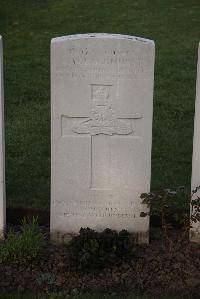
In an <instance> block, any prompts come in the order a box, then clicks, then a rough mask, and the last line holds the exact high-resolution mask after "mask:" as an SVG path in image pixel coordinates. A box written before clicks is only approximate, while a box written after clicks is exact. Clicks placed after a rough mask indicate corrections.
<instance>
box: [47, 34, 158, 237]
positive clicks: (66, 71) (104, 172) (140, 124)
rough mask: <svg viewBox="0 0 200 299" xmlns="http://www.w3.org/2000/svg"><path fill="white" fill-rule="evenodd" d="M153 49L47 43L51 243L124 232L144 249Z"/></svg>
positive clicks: (138, 43)
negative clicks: (87, 231)
mask: <svg viewBox="0 0 200 299" xmlns="http://www.w3.org/2000/svg"><path fill="white" fill-rule="evenodd" d="M153 82H154V42H153V41H151V40H147V39H142V38H137V37H133V36H124V35H117V34H114V35H112V34H83V35H74V36H73V35H72V36H65V37H60V38H55V39H53V40H52V44H51V96H52V120H51V121H52V127H51V129H52V144H51V145H52V160H51V165H52V171H51V233H52V238H54V239H56V238H58V236H59V238H60V236H61V235H63V236H65V235H66V233H68V234H76V233H78V232H79V230H80V228H81V227H90V228H93V229H95V230H97V231H100V230H103V229H105V228H107V227H109V228H111V229H115V230H118V231H119V230H122V229H127V230H129V231H130V232H132V233H133V234H135V235H136V236H137V238H138V241H139V242H148V230H149V219H148V217H146V218H141V217H140V213H141V212H142V211H147V208H146V207H145V206H144V205H141V199H140V194H141V193H143V192H149V190H150V175H151V142H152V112H153Z"/></svg>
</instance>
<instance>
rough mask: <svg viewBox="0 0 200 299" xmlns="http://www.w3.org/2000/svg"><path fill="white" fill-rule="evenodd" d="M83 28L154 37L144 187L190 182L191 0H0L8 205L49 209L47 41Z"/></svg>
mask: <svg viewBox="0 0 200 299" xmlns="http://www.w3.org/2000/svg"><path fill="white" fill-rule="evenodd" d="M86 32H108V33H122V34H123V33H124V34H130V35H136V36H141V37H146V38H150V39H153V40H154V41H155V43H156V68H155V93H154V123H153V152H152V189H158V188H160V187H176V186H179V185H186V186H188V187H189V186H190V175H191V158H192V137H193V116H194V100H195V82H196V63H197V47H198V42H199V41H200V2H199V0H190V1H188V0H181V1H180V0H151V1H149V0H138V1H136V0H123V1H122V0H110V1H107V0H85V1H83V0H44V1H41V0H29V1H25V0H21V1H14V0H0V34H2V35H3V38H4V58H5V112H6V178H7V179H6V180H7V197H8V203H9V205H10V206H20V205H23V206H27V207H28V206H33V207H41V208H47V207H49V197H50V78H49V71H50V63H49V58H50V40H51V38H53V37H56V36H62V35H68V34H75V33H86Z"/></svg>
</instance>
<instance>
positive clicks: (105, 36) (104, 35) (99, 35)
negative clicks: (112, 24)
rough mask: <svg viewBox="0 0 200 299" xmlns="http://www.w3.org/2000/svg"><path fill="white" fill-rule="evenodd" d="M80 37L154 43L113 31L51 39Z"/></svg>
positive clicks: (59, 39)
mask: <svg viewBox="0 0 200 299" xmlns="http://www.w3.org/2000/svg"><path fill="white" fill-rule="evenodd" d="M80 39H118V40H122V39H123V40H129V41H134V42H140V43H141V42H142V43H151V44H153V45H154V41H153V40H150V39H146V38H141V37H137V36H131V35H124V34H111V33H86V34H74V35H66V36H61V37H56V38H53V39H52V40H51V42H52V43H57V42H62V41H63V42H64V41H68V40H80Z"/></svg>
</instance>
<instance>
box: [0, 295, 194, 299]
mask: <svg viewBox="0 0 200 299" xmlns="http://www.w3.org/2000/svg"><path fill="white" fill-rule="evenodd" d="M112 298H115V299H123V298H124V297H121V296H115V297H113V296H109V295H84V296H72V297H71V296H70V297H69V296H67V297H66V296H57V295H50V296H45V295H38V296H34V295H22V294H20V295H9V294H3V295H0V299H112ZM126 298H127V299H182V297H179V298H178V297H166V296H165V297H159V298H158V297H156V298H155V297H149V296H126ZM184 298H185V299H190V298H191V297H184Z"/></svg>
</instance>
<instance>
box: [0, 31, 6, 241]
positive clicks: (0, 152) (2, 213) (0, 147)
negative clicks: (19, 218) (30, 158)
mask: <svg viewBox="0 0 200 299" xmlns="http://www.w3.org/2000/svg"><path fill="white" fill-rule="evenodd" d="M4 163H5V161H4V91H3V45H2V37H1V36H0V239H2V238H3V237H4V229H5V221H6V203H5V178H4V177H5V175H4V169H5V166H4Z"/></svg>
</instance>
